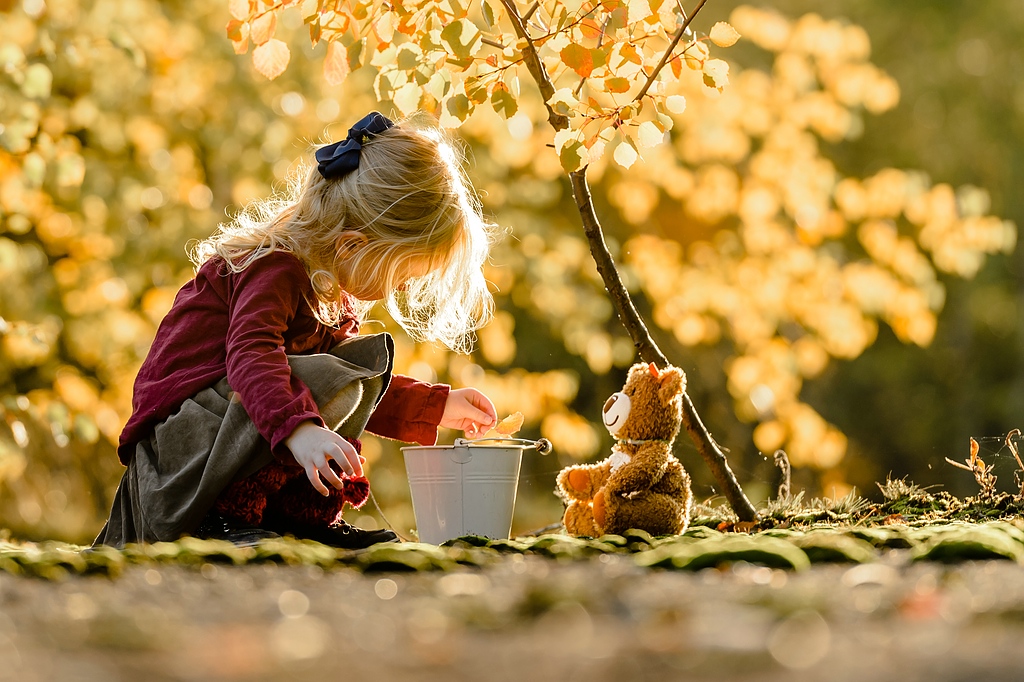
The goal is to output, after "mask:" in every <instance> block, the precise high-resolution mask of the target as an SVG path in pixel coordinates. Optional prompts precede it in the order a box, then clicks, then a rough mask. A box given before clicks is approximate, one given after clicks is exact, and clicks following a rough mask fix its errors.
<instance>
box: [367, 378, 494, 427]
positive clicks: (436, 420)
mask: <svg viewBox="0 0 1024 682" xmlns="http://www.w3.org/2000/svg"><path fill="white" fill-rule="evenodd" d="M495 421H496V415H495V411H494V405H492V404H491V401H490V400H489V399H488V398H487V396H485V395H484V394H483V393H481V392H480V391H477V390H476V389H475V388H460V389H455V390H452V388H451V387H450V386H448V385H447V384H430V383H427V382H425V381H418V380H416V379H413V378H412V377H407V376H402V375H401V374H396V375H394V376H392V378H391V385H390V386H388V390H387V392H386V393H385V394H384V397H383V398H381V401H380V403H379V404H378V405H377V409H376V410H374V412H373V415H372V416H371V417H370V420H369V422H367V424H366V430H367V431H369V432H370V433H375V434H377V435H378V436H384V437H385V438H392V439H394V440H400V441H404V442H406V443H419V444H420V445H433V444H434V443H436V442H437V427H438V426H444V427H445V428H451V429H459V430H461V431H464V432H465V433H466V435H467V436H468V437H470V438H474V437H476V436H479V435H481V434H483V433H484V432H485V431H486V430H487V429H488V428H490V427H491V426H492V425H493V424H494V422H495Z"/></svg>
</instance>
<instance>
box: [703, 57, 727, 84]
mask: <svg viewBox="0 0 1024 682" xmlns="http://www.w3.org/2000/svg"><path fill="white" fill-rule="evenodd" d="M704 84H705V85H707V86H708V87H710V88H717V89H718V90H719V91H720V90H721V89H722V88H724V87H725V86H726V85H728V84H729V64H728V63H727V62H724V61H722V60H721V59H709V60H708V61H706V62H705V63H704Z"/></svg>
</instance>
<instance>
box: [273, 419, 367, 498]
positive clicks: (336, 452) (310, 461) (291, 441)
mask: <svg viewBox="0 0 1024 682" xmlns="http://www.w3.org/2000/svg"><path fill="white" fill-rule="evenodd" d="M284 443H285V445H287V446H288V449H289V450H291V451H292V456H294V457H295V461H296V462H298V463H299V465H300V466H301V467H302V468H303V469H305V470H306V476H307V477H308V478H309V482H310V483H312V484H313V487H314V488H316V489H317V491H318V492H319V493H320V494H321V495H323V496H324V497H327V496H328V495H329V494H330V491H328V490H327V486H325V485H324V482H323V480H321V479H320V477H321V476H322V477H323V478H324V480H326V481H327V482H328V483H330V484H331V485H332V486H334V487H335V488H337V489H338V490H341V489H342V488H343V487H344V486H345V484H344V483H343V482H342V480H341V478H340V477H339V476H338V474H336V473H334V470H332V469H331V466H330V462H329V460H332V459H333V460H334V461H335V462H337V463H338V466H340V467H341V470H342V471H344V472H345V473H346V474H348V475H349V476H362V475H363V464H362V462H361V461H360V460H362V457H360V456H359V453H358V452H356V449H355V448H354V447H352V444H351V443H349V442H348V441H347V440H345V439H344V438H342V437H341V436H339V435H338V434H336V433H335V432H334V431H331V430H330V429H325V428H324V427H322V426H319V425H317V424H316V423H315V422H311V421H305V422H302V423H301V424H299V425H298V426H297V427H296V428H295V430H294V431H292V435H290V436H288V437H287V438H286V439H285V441H284Z"/></svg>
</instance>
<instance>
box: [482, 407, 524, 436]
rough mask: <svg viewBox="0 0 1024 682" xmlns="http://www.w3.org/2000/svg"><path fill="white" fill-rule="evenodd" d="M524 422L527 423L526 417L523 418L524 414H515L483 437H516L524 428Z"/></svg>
mask: <svg viewBox="0 0 1024 682" xmlns="http://www.w3.org/2000/svg"><path fill="white" fill-rule="evenodd" d="M523 421H525V417H523V413H522V412H513V413H512V414H510V415H509V416H507V417H505V418H504V419H502V420H501V421H500V422H498V423H497V424H495V425H494V426H493V427H491V429H490V431H488V432H487V433H485V434H484V435H483V437H484V438H508V437H510V436H514V435H515V434H516V433H518V431H519V429H521V428H523Z"/></svg>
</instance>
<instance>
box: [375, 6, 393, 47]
mask: <svg viewBox="0 0 1024 682" xmlns="http://www.w3.org/2000/svg"><path fill="white" fill-rule="evenodd" d="M395 23H396V22H395V13H394V12H385V13H384V14H382V15H381V16H380V19H378V20H377V21H376V22H374V24H373V32H374V33H376V34H377V38H378V39H379V40H380V42H382V43H390V42H391V39H392V38H394V37H395Z"/></svg>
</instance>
